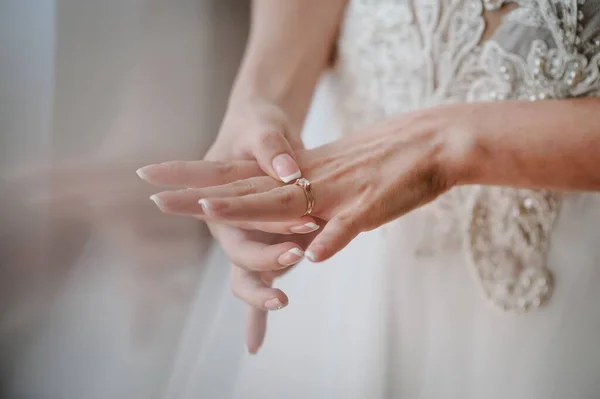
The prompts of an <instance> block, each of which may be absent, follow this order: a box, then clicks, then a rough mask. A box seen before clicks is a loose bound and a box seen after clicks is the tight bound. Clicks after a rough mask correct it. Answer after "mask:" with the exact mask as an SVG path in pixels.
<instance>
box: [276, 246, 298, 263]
mask: <svg viewBox="0 0 600 399" xmlns="http://www.w3.org/2000/svg"><path fill="white" fill-rule="evenodd" d="M303 257H304V251H302V250H301V249H300V248H292V249H290V250H289V251H286V252H284V253H283V254H281V256H279V259H277V262H279V264H280V265H282V266H291V265H295V264H296V263H298V262H300V260H301V259H302V258H303Z"/></svg>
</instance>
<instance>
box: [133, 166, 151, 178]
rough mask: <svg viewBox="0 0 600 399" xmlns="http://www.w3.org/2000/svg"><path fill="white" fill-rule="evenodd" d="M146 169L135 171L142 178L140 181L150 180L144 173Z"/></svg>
mask: <svg viewBox="0 0 600 399" xmlns="http://www.w3.org/2000/svg"><path fill="white" fill-rule="evenodd" d="M144 168H145V167H144ZM144 168H139V169H138V170H136V171H135V173H137V175H138V176H139V177H140V179H143V180H148V175H147V174H146V173H144Z"/></svg>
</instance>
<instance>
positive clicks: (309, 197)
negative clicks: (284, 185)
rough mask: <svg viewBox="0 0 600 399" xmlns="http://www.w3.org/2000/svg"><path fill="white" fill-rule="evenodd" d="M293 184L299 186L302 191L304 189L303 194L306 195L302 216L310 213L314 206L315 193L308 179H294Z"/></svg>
mask: <svg viewBox="0 0 600 399" xmlns="http://www.w3.org/2000/svg"><path fill="white" fill-rule="evenodd" d="M294 184H295V185H297V186H299V187H300V188H301V189H302V191H304V196H305V197H306V211H305V212H304V215H302V216H305V215H310V213H311V212H312V210H313V208H314V207H315V194H314V193H313V190H312V185H311V184H310V182H309V181H308V180H306V179H305V178H303V177H301V178H299V179H296V181H295V182H294Z"/></svg>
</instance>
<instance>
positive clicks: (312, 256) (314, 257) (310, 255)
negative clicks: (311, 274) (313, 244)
mask: <svg viewBox="0 0 600 399" xmlns="http://www.w3.org/2000/svg"><path fill="white" fill-rule="evenodd" d="M304 255H305V256H306V257H307V258H308V260H310V261H311V262H316V261H317V255H315V253H314V252H313V251H306V252H305V253H304Z"/></svg>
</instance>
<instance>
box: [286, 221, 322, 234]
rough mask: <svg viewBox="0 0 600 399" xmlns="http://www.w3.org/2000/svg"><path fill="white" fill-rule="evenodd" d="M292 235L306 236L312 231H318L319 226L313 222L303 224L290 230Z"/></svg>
mask: <svg viewBox="0 0 600 399" xmlns="http://www.w3.org/2000/svg"><path fill="white" fill-rule="evenodd" d="M290 230H291V231H292V233H296V234H308V233H312V232H313V231H316V230H319V225H318V224H316V223H313V222H308V223H304V224H303V225H301V226H294V227H292V228H291V229H290Z"/></svg>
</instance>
